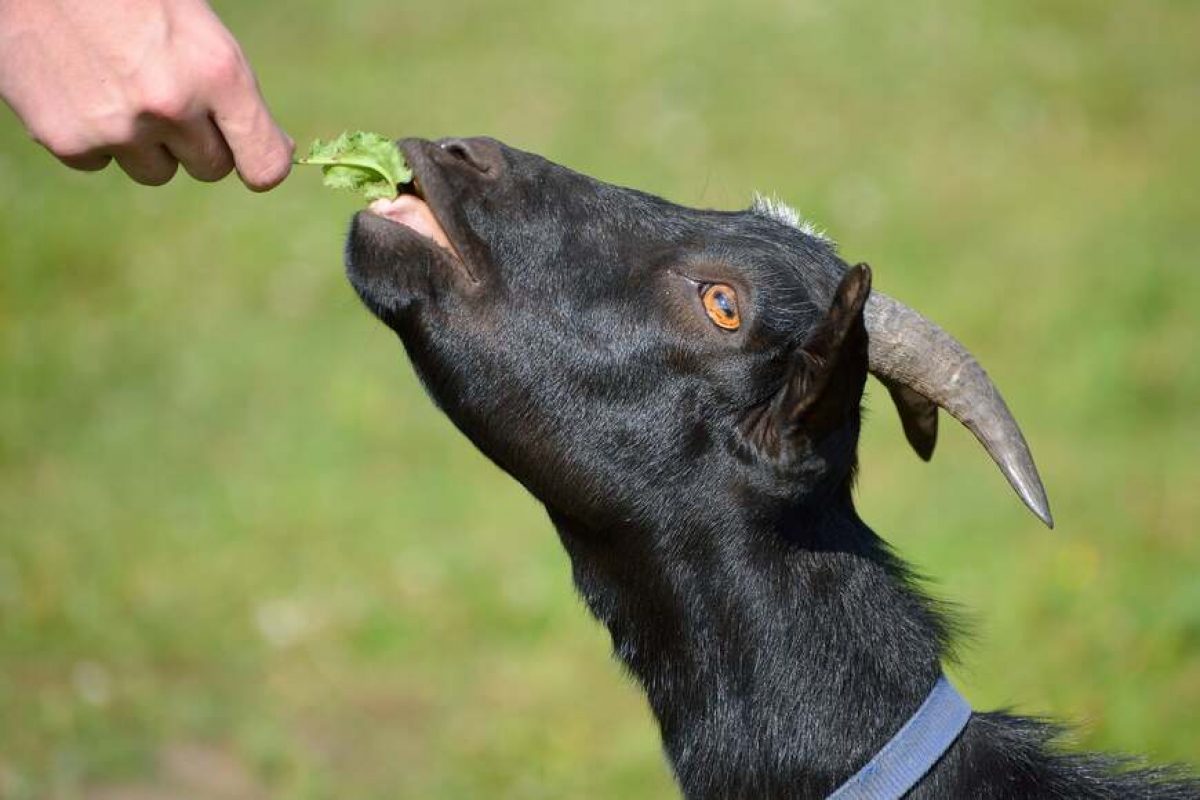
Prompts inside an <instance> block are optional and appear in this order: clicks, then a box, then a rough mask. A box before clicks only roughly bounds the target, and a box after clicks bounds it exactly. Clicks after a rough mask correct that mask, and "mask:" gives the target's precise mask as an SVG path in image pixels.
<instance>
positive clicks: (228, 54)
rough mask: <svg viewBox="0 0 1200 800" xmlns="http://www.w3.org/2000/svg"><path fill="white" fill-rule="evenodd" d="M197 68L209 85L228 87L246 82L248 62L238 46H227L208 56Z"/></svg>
mask: <svg viewBox="0 0 1200 800" xmlns="http://www.w3.org/2000/svg"><path fill="white" fill-rule="evenodd" d="M197 68H198V70H199V72H200V74H201V75H202V80H203V81H204V82H205V83H206V84H207V85H209V86H213V87H226V86H230V85H234V84H239V83H242V82H243V81H244V78H245V74H246V61H245V59H244V58H243V57H242V53H241V50H239V49H238V47H237V45H226V46H223V47H219V48H217V49H216V50H215V51H214V52H212V53H210V54H207V55H206V56H205V58H204V59H203V61H201V62H200V64H199V65H198V67H197Z"/></svg>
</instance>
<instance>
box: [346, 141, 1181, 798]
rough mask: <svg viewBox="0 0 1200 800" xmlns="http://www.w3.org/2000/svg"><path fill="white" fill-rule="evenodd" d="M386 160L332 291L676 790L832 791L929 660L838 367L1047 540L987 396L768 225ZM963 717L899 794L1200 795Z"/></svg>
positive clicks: (488, 156)
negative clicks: (601, 664)
mask: <svg viewBox="0 0 1200 800" xmlns="http://www.w3.org/2000/svg"><path fill="white" fill-rule="evenodd" d="M401 148H402V150H403V152H404V155H405V156H406V157H407V160H408V163H409V164H410V165H411V166H412V169H413V172H414V174H415V177H414V180H413V182H412V183H411V184H406V185H404V186H403V187H401V188H402V196H401V197H400V198H399V199H398V200H395V201H388V202H384V203H381V204H379V205H376V206H373V207H372V210H371V211H365V212H361V213H359V214H358V215H357V216H356V217H355V219H354V222H353V225H352V228H351V232H350V236H349V240H348V242H347V247H346V261H347V274H348V276H349V279H350V282H351V283H352V284H353V286H354V288H355V290H356V291H357V292H358V294H359V296H360V297H361V298H362V299H363V301H364V302H365V304H366V305H367V306H368V308H370V310H371V311H372V312H373V313H374V314H375V315H376V316H378V317H379V319H380V320H382V321H383V322H384V323H385V324H386V325H387V326H388V327H390V328H391V329H392V330H393V331H395V332H396V333H397V334H398V335H399V337H400V339H401V341H402V343H403V345H404V347H405V349H406V350H407V353H408V355H409V358H410V360H411V362H412V364H413V367H414V368H415V370H416V372H417V374H418V376H419V377H420V379H421V380H422V382H423V383H424V385H425V387H426V389H427V390H428V392H429V393H430V395H431V397H432V398H433V400H434V401H435V402H436V403H437V404H438V406H439V407H440V408H441V409H442V410H443V411H444V412H445V413H446V414H447V415H448V416H449V418H450V419H451V420H452V421H453V422H454V424H455V425H456V426H457V427H458V428H459V429H460V430H462V432H463V433H464V434H466V435H467V436H468V437H469V438H470V439H471V441H472V442H474V444H475V445H476V446H477V447H478V448H479V449H480V450H481V451H482V452H483V453H485V454H486V455H487V456H488V457H489V458H491V459H492V460H494V461H495V462H496V463H497V464H498V465H499V466H500V467H501V468H503V469H504V470H506V471H507V472H508V473H509V474H511V475H512V476H513V477H514V478H516V479H517V480H518V481H520V482H521V483H522V484H523V485H524V486H525V487H526V488H527V489H528V490H529V491H530V492H531V493H532V494H533V495H534V496H535V497H537V499H538V500H539V501H541V502H542V503H543V504H544V505H545V507H546V511H547V514H548V515H549V518H550V521H551V523H552V524H553V525H554V528H555V530H556V531H557V533H558V535H559V537H560V539H561V541H562V544H563V546H564V547H565V549H566V551H567V553H568V554H569V556H570V559H571V566H572V572H573V577H574V580H575V584H576V586H577V587H578V589H579V592H580V594H581V595H582V596H583V598H584V600H585V601H586V603H587V605H588V607H589V609H590V610H591V612H592V613H593V614H594V615H595V616H596V617H597V619H599V620H600V621H601V622H602V623H603V624H604V625H605V626H606V627H607V628H608V630H609V632H610V633H611V636H612V641H613V646H614V649H615V651H616V653H617V655H618V656H619V657H620V658H621V660H622V661H623V662H624V663H625V664H626V665H627V666H628V668H629V670H630V672H631V674H632V675H633V676H634V677H635V678H636V679H637V680H638V682H639V683H640V684H641V685H642V687H643V688H644V690H645V692H646V696H647V699H648V700H649V703H650V706H651V708H652V709H653V712H654V714H655V716H656V718H657V720H658V724H659V727H660V730H661V733H662V738H663V743H664V746H665V749H666V753H667V755H668V757H669V759H670V762H671V765H672V768H673V769H674V772H675V776H676V778H677V780H678V782H679V785H680V787H681V788H682V791H683V793H684V795H685V796H687V797H688V798H697V799H698V798H705V799H708V798H713V799H715V798H810V797H811V798H819V797H825V796H827V795H828V794H829V793H830V792H832V791H834V790H835V789H837V788H838V787H839V786H843V785H845V784H846V782H847V781H848V780H849V779H851V777H852V776H855V773H856V772H858V771H859V770H860V768H862V767H863V766H864V765H866V764H868V762H873V760H874V759H875V756H876V754H878V753H879V752H880V750H881V748H883V747H884V746H885V745H886V744H888V743H889V740H892V739H893V736H894V735H895V734H897V731H898V730H900V729H901V728H902V726H904V725H905V722H906V720H909V719H910V718H912V717H914V712H916V711H917V710H918V708H919V707H924V705H923V704H924V703H925V701H926V699H927V698H934V697H937V696H938V692H937V687H939V686H943V684H942V683H941V682H940V678H941V674H942V662H943V660H945V659H946V658H948V657H949V653H950V643H951V638H952V637H951V633H952V625H951V623H950V622H949V621H948V619H947V616H946V614H945V613H944V610H943V609H942V608H941V607H940V606H939V605H938V603H937V602H935V601H933V600H931V599H930V598H928V597H927V596H926V595H924V594H923V593H922V592H921V591H920V589H919V587H918V586H917V585H916V584H915V583H914V581H913V580H912V578H911V573H910V572H909V570H908V568H907V567H906V566H905V564H904V563H903V562H902V561H900V560H899V559H898V558H897V557H896V556H895V555H894V554H893V553H892V551H891V550H890V549H889V548H888V546H887V545H886V544H885V543H884V541H883V540H882V539H880V538H879V537H878V536H877V535H876V534H875V533H874V532H873V531H872V530H871V529H870V528H869V527H868V526H867V524H866V523H865V522H863V521H862V520H861V519H860V518H859V516H858V514H857V512H856V510H855V507H854V501H853V494H852V486H853V479H854V474H855V471H856V469H857V454H856V451H857V444H858V436H859V430H860V423H861V417H860V404H861V400H862V392H863V386H864V383H865V381H866V377H867V373H868V371H870V372H873V373H874V374H876V376H877V377H879V378H880V379H881V380H882V381H883V382H884V384H885V385H886V386H887V388H888V390H889V392H890V395H891V397H892V399H893V401H894V403H895V405H896V407H897V409H898V410H899V412H900V416H901V421H902V423H903V425H904V429H905V433H906V435H907V436H908V439H909V441H910V442H911V443H912V445H913V447H914V449H915V450H916V451H917V453H918V454H919V455H920V456H922V457H923V458H928V457H930V456H931V454H932V452H933V448H934V445H935V443H936V438H937V417H938V409H939V408H941V409H944V410H946V411H948V412H949V413H950V414H951V416H953V417H954V418H956V419H958V420H959V421H960V422H962V423H963V424H964V425H965V426H966V427H968V428H969V429H970V430H971V431H972V433H974V435H975V436H976V437H977V438H978V439H979V441H980V442H981V444H982V445H983V446H984V448H985V449H986V451H987V452H988V453H989V455H990V456H991V457H992V459H993V460H994V461H995V463H996V464H997V466H998V467H999V469H1000V471H1001V472H1002V474H1003V475H1004V476H1005V478H1006V479H1007V480H1008V481H1009V483H1010V484H1011V486H1012V487H1013V489H1014V490H1015V491H1016V492H1017V494H1018V496H1019V497H1020V498H1021V500H1022V501H1023V502H1024V503H1025V504H1026V505H1027V506H1028V507H1029V508H1030V509H1031V510H1032V511H1033V513H1035V514H1036V515H1037V516H1038V517H1039V518H1041V519H1042V520H1043V521H1044V522H1045V523H1046V524H1048V525H1049V524H1051V516H1050V509H1049V504H1048V503H1047V500H1046V496H1045V492H1044V491H1043V489H1042V484H1041V481H1040V479H1039V478H1038V474H1037V469H1036V467H1035V466H1034V462H1033V459H1032V456H1031V455H1030V452H1029V448H1028V447H1027V446H1026V443H1025V440H1024V438H1023V437H1022V435H1021V432H1020V430H1019V429H1018V427H1017V424H1016V422H1015V420H1014V419H1013V416H1012V414H1011V413H1010V412H1009V410H1008V408H1007V407H1006V406H1005V404H1004V401H1003V400H1002V399H1001V397H1000V394H999V392H998V391H997V389H996V387H995V386H994V385H993V383H992V381H991V380H990V379H989V378H988V376H987V374H986V373H985V372H984V371H983V369H982V367H981V366H980V365H979V364H978V363H977V362H976V360H975V359H974V358H973V357H972V356H971V355H970V354H969V353H968V352H967V351H966V349H965V348H963V346H962V345H961V344H959V343H958V342H957V341H955V340H954V339H953V338H952V337H951V336H950V335H949V334H947V333H946V332H945V331H942V330H941V329H940V328H938V327H937V326H936V325H934V324H932V323H931V322H929V321H928V320H925V319H924V318H923V317H921V316H920V315H919V314H918V313H916V312H915V311H913V310H911V309H909V308H907V307H906V306H904V305H903V304H901V303H899V302H897V301H896V300H893V299H890V298H887V297H885V296H883V295H881V294H878V293H874V292H872V291H871V273H870V270H869V269H868V268H867V267H866V266H865V265H859V266H856V267H849V266H848V265H847V264H846V263H845V262H843V261H842V260H841V258H840V257H839V256H838V254H837V250H836V248H835V246H834V245H833V244H832V243H830V242H829V241H827V240H825V239H824V238H822V237H820V236H817V235H814V234H813V233H812V232H811V231H808V230H806V229H804V228H802V227H799V226H797V225H795V224H793V223H794V220H793V219H791V218H789V217H788V216H787V215H783V214H780V213H779V210H778V209H777V208H775V207H773V206H771V205H770V204H764V203H757V204H756V205H755V206H754V207H752V208H750V209H748V210H746V211H737V212H725V211H711V210H698V209H690V208H683V207H680V206H677V205H673V204H671V203H669V202H667V201H665V200H662V199H660V198H657V197H653V196H651V195H647V194H644V193H642V192H638V191H635V190H632V189H625V188H620V187H616V186H611V185H608V184H605V183H602V182H600V181H597V180H594V179H592V178H589V177H587V176H584V175H580V174H578V173H575V172H572V171H571V170H568V169H566V168H564V167H561V166H558V165H555V164H552V163H550V162H548V161H546V160H545V159H542V158H540V157H538V156H536V155H532V154H529V153H523V152H520V151H518V150H515V149H512V148H509V147H507V146H505V145H502V144H500V143H499V142H496V141H495V140H492V139H449V140H443V141H441V142H426V141H417V140H408V141H405V142H403V143H402V145H401ZM931 690H934V691H932V692H931ZM964 712H966V713H964V715H963V716H962V717H961V725H960V726H959V727H957V728H954V729H953V730H952V731H951V734H952V735H951V736H949V737H948V738H947V740H946V742H945V743H944V746H943V747H942V749H940V750H936V751H934V752H933V755H932V758H930V759H929V761H928V764H926V765H925V766H926V767H929V768H928V769H925V768H924V767H923V768H922V769H921V770H919V771H917V772H915V773H914V774H913V775H910V777H911V779H912V781H916V783H915V786H913V788H912V790H911V792H909V793H908V794H907V795H906V796H907V797H911V798H935V797H937V798H1084V797H1099V798H1114V799H1115V798H1133V797H1138V798H1197V797H1200V788H1198V787H1197V785H1196V784H1195V783H1194V782H1192V781H1190V780H1188V779H1187V778H1185V777H1181V776H1179V775H1178V774H1176V773H1170V772H1166V771H1156V770H1146V769H1141V770H1129V769H1126V768H1125V766H1124V763H1123V762H1122V761H1120V760H1118V759H1113V758H1107V757H1104V756H1099V755H1090V754H1067V753H1063V752H1062V751H1060V750H1059V749H1057V748H1056V746H1055V743H1054V737H1055V735H1056V729H1055V728H1053V727H1051V726H1049V725H1047V724H1045V723H1043V722H1040V721H1036V720H1031V719H1026V718H1022V717H1018V716H1014V715H1011V714H1007V713H1002V712H978V711H977V712H973V713H970V712H968V711H966V710H965V709H964ZM909 766H911V765H909ZM908 785H912V784H911V783H910V784H908ZM853 786H854V784H851V788H853ZM901 791H902V790H901ZM898 793H899V792H893V793H892V795H891V796H897V795H898ZM839 796H846V794H845V793H842V794H840V795H839ZM856 796H863V795H861V794H860V795H856Z"/></svg>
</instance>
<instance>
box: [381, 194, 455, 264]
mask: <svg viewBox="0 0 1200 800" xmlns="http://www.w3.org/2000/svg"><path fill="white" fill-rule="evenodd" d="M399 190H400V193H399V194H398V195H397V196H396V197H393V198H391V199H387V198H382V199H379V200H375V201H374V202H372V203H371V205H369V206H368V207H367V210H368V211H370V212H371V213H372V214H375V215H376V216H380V217H383V218H384V219H388V220H391V221H392V222H395V223H396V224H397V225H403V226H404V227H406V228H408V229H409V230H411V231H413V232H414V233H416V234H418V235H419V236H423V237H424V238H426V239H429V240H430V241H431V242H433V243H434V244H436V245H437V246H438V247H441V248H442V249H443V250H445V251H447V252H448V253H450V254H451V255H453V256H454V257H455V258H458V259H459V260H460V261H461V260H462V259H461V258H460V257H459V255H458V253H457V252H456V251H455V249H454V245H453V244H451V243H450V237H449V236H447V235H446V230H445V228H443V227H442V224H441V223H440V222H438V218H437V215H436V214H434V213H433V209H432V208H430V206H429V203H427V202H426V201H425V197H424V195H423V194H422V192H421V187H420V180H419V179H417V178H414V179H413V181H412V182H411V183H404V184H401V185H400V187H399Z"/></svg>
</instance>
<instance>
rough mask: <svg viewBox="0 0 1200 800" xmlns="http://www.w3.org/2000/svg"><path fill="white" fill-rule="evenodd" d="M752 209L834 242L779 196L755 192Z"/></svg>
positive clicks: (826, 240) (806, 232)
mask: <svg viewBox="0 0 1200 800" xmlns="http://www.w3.org/2000/svg"><path fill="white" fill-rule="evenodd" d="M750 210H751V211H753V212H754V213H755V214H759V215H760V216H764V217H769V218H770V219H773V220H775V221H776V222H782V223H783V224H784V225H788V226H790V227H793V228H796V229H797V230H799V231H800V232H801V233H805V234H808V235H809V236H812V237H813V238H814V239H820V240H821V241H823V242H829V243H831V244H832V243H833V240H832V239H830V238H829V234H827V233H825V230H824V229H823V228H821V227H819V226H817V225H815V224H813V223H812V222H810V221H809V220H806V219H805V218H804V217H802V216H800V212H798V211H797V210H796V209H794V208H792V207H791V206H789V205H788V204H787V203H785V202H783V201H782V200H780V199H779V198H777V197H772V196H770V195H765V194H761V193H759V192H755V193H754V202H753V203H751V204H750Z"/></svg>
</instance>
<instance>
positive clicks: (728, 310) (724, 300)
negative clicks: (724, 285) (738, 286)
mask: <svg viewBox="0 0 1200 800" xmlns="http://www.w3.org/2000/svg"><path fill="white" fill-rule="evenodd" d="M715 299H716V301H717V307H718V308H720V309H721V313H722V314H724V315H725V316H727V317H732V316H733V304H732V303H730V302H729V295H727V294H725V293H724V292H717V296H716V298H715Z"/></svg>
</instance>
